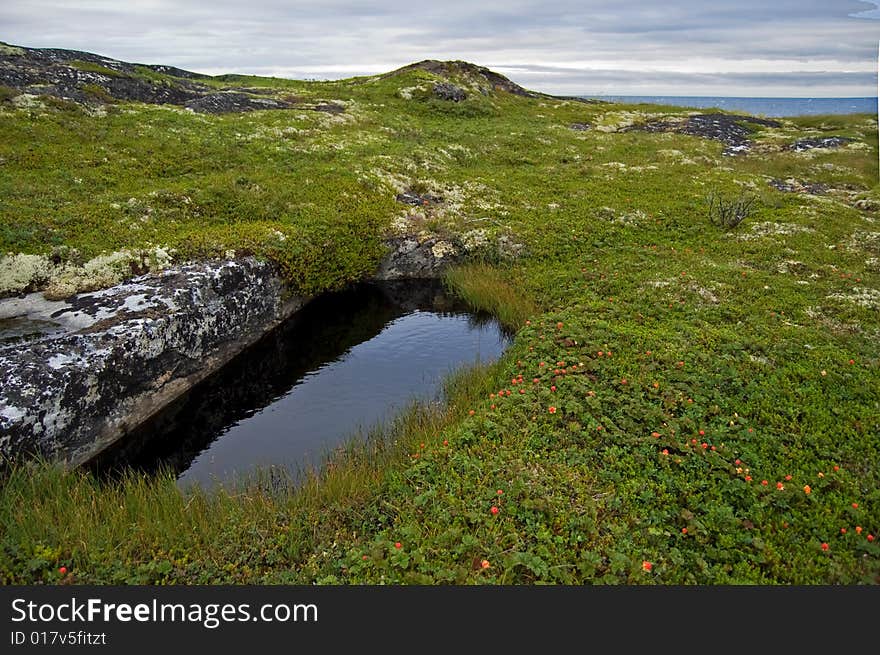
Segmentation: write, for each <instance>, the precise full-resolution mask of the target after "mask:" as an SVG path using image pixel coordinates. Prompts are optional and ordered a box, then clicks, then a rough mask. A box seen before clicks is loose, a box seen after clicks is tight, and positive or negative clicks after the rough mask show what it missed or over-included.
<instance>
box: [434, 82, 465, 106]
mask: <svg viewBox="0 0 880 655" xmlns="http://www.w3.org/2000/svg"><path fill="white" fill-rule="evenodd" d="M434 96H435V97H437V98H440V99H441V100H451V101H452V102H461V101H462V100H465V99H466V98H467V93H465V90H464V89H462V88H461V87H458V86H455V85H454V84H450V83H449V82H438V83H437V84H435V85H434Z"/></svg>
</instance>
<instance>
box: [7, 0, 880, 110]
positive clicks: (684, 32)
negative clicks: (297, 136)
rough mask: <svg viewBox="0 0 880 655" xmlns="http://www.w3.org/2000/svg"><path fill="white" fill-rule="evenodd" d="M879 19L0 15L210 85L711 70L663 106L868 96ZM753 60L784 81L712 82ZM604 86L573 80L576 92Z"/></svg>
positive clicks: (487, 13)
mask: <svg viewBox="0 0 880 655" xmlns="http://www.w3.org/2000/svg"><path fill="white" fill-rule="evenodd" d="M876 9H877V3H875V2H862V1H860V0H834V1H830V0H777V1H767V0H738V1H734V0H729V1H722V0H716V1H715V2H712V1H708V0H667V1H665V2H649V1H638V2H634V1H630V2H620V1H619V0H548V1H546V2H540V1H536V0H505V1H502V0H488V1H485V2H474V1H473V0H468V1H462V0H449V1H448V2H443V3H440V2H436V1H435V2H423V1H420V0H412V1H409V2H405V1H402V0H390V1H386V2H381V3H378V2H373V3H364V2H354V1H353V0H306V1H302V0H300V1H296V2H290V1H283V0H254V1H252V2H250V3H242V2H241V1H240V0H215V1H214V2H211V3H210V4H208V3H203V2H201V0H181V1H177V2H172V1H171V0H144V1H143V2H137V3H127V2H118V1H115V0H83V1H81V2H78V3H76V4H75V5H74V6H71V3H69V2H66V1H65V0H6V2H4V3H0V25H3V28H4V29H3V32H2V33H0V39H3V40H6V41H9V42H12V43H18V44H21V45H28V46H35V47H67V48H74V49H82V50H90V51H93V52H98V53H100V54H105V55H108V56H111V57H116V58H119V59H126V60H129V61H139V62H143V63H164V64H169V65H175V66H180V67H182V68H189V69H193V70H198V71H202V72H209V73H220V72H243V73H244V72H249V73H262V74H279V73H281V74H288V75H294V74H299V75H309V74H310V73H309V71H312V73H311V74H312V76H316V75H317V76H323V77H338V76H348V75H353V74H355V71H357V72H361V73H364V74H367V73H376V72H380V71H384V70H389V69H391V68H396V67H398V66H402V65H405V64H407V63H410V62H412V61H416V60H419V59H426V58H439V59H467V60H470V61H475V62H476V63H479V64H483V65H501V66H504V65H508V66H509V65H511V62H528V63H529V64H532V65H534V64H539V65H540V64H547V63H554V62H555V63H563V62H574V61H583V62H591V61H593V62H595V61H603V62H605V64H606V65H605V67H606V68H614V66H613V64H614V62H622V63H625V62H629V65H622V66H620V68H621V69H623V70H621V71H617V72H615V71H602V72H601V81H602V83H603V84H607V85H608V86H609V87H612V86H613V87H615V88H611V89H609V91H608V92H609V93H626V92H627V89H632V90H634V91H636V90H639V89H643V88H644V86H643V84H642V83H641V82H640V80H639V78H638V76H637V75H636V76H634V75H633V73H632V69H633V68H634V67H638V66H639V65H641V64H644V63H652V62H653V63H657V64H661V65H667V66H670V65H675V64H676V63H677V62H681V61H683V60H686V59H697V60H699V61H702V62H703V65H702V67H701V68H699V67H698V69H696V70H694V71H693V74H691V75H677V74H673V73H667V74H665V76H663V75H660V74H655V73H650V74H648V77H650V78H651V79H654V80H657V82H656V83H657V84H669V85H671V86H669V87H663V88H661V89H658V92H664V93H682V94H687V93H689V92H690V91H699V89H701V88H703V87H704V86H705V85H706V84H708V83H709V82H708V81H707V78H706V77H705V76H708V77H709V78H710V79H711V80H713V81H712V82H711V85H712V88H716V86H717V88H718V89H720V90H723V86H722V85H723V83H727V84H747V85H749V86H748V87H745V86H744V87H741V88H753V86H754V85H760V84H764V85H767V93H768V94H770V95H772V88H771V87H772V85H777V84H778V85H782V86H785V87H786V88H794V89H801V88H810V89H813V93H814V94H817V93H824V94H834V93H836V92H837V91H835V89H843V88H860V89H861V90H862V91H861V92H860V94H859V95H868V94H873V93H874V91H873V88H875V87H874V85H875V82H876V80H871V79H869V78H870V77H871V76H870V75H868V74H865V73H864V70H863V69H864V68H865V67H866V66H868V65H870V63H871V62H876V56H877V42H878V39H880V21H877V20H875V19H872V18H871V15H873V14H874V13H877V14H878V15H880V12H877V11H876ZM872 10H874V11H872ZM860 12H868V13H860ZM743 59H766V60H773V62H774V65H773V67H772V68H773V70H772V71H768V72H766V73H765V74H764V76H763V77H761V76H756V75H749V76H748V79H747V80H746V79H744V78H741V77H737V76H736V75H732V74H729V73H727V74H722V73H721V72H719V70H713V69H712V67H713V66H716V68H717V66H718V64H717V62H718V61H723V62H726V64H725V66H724V69H725V70H730V69H735V68H736V66H737V65H738V62H740V61H741V60H743ZM805 62H807V63H808V64H809V67H810V70H811V71H813V72H814V73H815V74H817V75H818V74H820V73H821V75H820V78H815V79H813V81H812V82H810V83H809V84H807V83H805V82H803V78H802V77H798V76H802V75H804V74H805V73H804V72H803V71H802V70H800V69H801V68H803V65H804V63H805ZM798 65H800V66H798ZM854 67H855V68H858V69H859V70H861V71H862V72H861V73H858V74H857V75H856V76H855V77H854V76H853V75H854V74H853V73H848V72H846V70H847V69H848V68H854ZM859 67H860V68H859ZM539 68H540V66H539ZM545 68H547V67H546V66H545ZM586 68H588V66H585V69H586ZM796 69H798V70H799V72H796ZM536 70H538V69H536ZM823 70H825V71H826V72H825V73H822V71H823ZM875 70H876V69H875ZM334 71H335V72H334ZM786 71H789V73H788V74H786ZM771 73H772V75H771ZM597 74H598V73H596V72H590V71H589V70H585V71H581V72H580V73H578V72H575V73H571V72H570V71H569V77H568V78H567V79H569V82H566V85H576V84H578V83H586V82H587V81H589V80H591V79H597V78H596V77H595V76H596V75H597ZM512 77H514V79H516V78H515V75H512ZM615 80H616V81H615ZM517 81H521V82H522V83H523V84H525V85H527V86H528V85H530V84H531V86H533V87H534V88H539V87H545V88H546V87H549V86H551V85H553V84H557V83H559V79H558V75H557V77H555V78H554V76H553V75H550V72H549V68H548V69H547V70H546V71H545V78H541V73H540V72H536V73H530V74H529V75H528V76H527V77H524V78H523V79H522V80H517ZM615 85H616V86H615ZM817 85H818V86H817ZM698 87H699V88H698ZM567 88H568V87H567ZM817 89H818V91H817ZM585 91H586V90H585ZM719 92H720V91H719ZM729 93H730V94H733V95H736V94H737V89H736V88H733V87H731V88H730V90H729Z"/></svg>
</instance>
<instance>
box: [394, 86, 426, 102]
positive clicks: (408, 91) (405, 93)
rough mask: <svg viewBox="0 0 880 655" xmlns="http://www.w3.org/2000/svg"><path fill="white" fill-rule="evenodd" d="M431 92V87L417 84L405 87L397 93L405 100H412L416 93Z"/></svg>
mask: <svg viewBox="0 0 880 655" xmlns="http://www.w3.org/2000/svg"><path fill="white" fill-rule="evenodd" d="M429 90H430V89H429V87H428V86H427V85H425V84H417V85H416V86H404V87H401V88H400V89H399V90H398V91H397V95H398V96H400V97H401V98H403V99H404V100H412V98H413V94H414V93H416V92H421V93H427V92H428V91H429Z"/></svg>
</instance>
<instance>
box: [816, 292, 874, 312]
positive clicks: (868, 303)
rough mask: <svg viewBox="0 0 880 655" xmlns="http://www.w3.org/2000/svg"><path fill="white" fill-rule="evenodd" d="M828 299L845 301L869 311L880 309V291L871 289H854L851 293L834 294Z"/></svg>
mask: <svg viewBox="0 0 880 655" xmlns="http://www.w3.org/2000/svg"><path fill="white" fill-rule="evenodd" d="M827 297H828V298H829V299H833V300H843V301H844V302H848V303H852V304H854V305H858V306H859V307H865V308H867V309H880V291H878V290H877V289H872V288H870V287H853V289H852V291H850V292H849V293H832V294H831V295H829V296H827Z"/></svg>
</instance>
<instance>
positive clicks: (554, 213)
mask: <svg viewBox="0 0 880 655" xmlns="http://www.w3.org/2000/svg"><path fill="white" fill-rule="evenodd" d="M433 81H434V78H433V77H432V76H431V75H429V74H428V73H426V72H424V71H409V72H406V73H403V74H400V75H397V76H391V77H382V78H359V79H354V80H347V81H341V82H328V83H305V82H291V81H281V80H266V79H261V78H241V77H236V78H234V79H224V80H214V81H211V83H212V84H216V85H218V86H220V85H221V84H234V85H238V86H244V85H247V86H254V87H256V86H264V87H267V88H271V89H275V92H276V93H277V94H278V95H279V96H283V95H293V96H296V97H297V98H298V99H300V100H303V101H319V100H327V101H336V102H338V103H340V104H343V105H344V106H345V108H346V111H345V113H344V114H341V115H332V114H327V113H322V112H316V111H305V110H304V111H298V110H289V111H272V112H253V113H248V114H237V115H225V116H206V115H194V114H192V113H189V112H185V111H182V110H179V109H175V108H166V107H155V106H145V105H132V104H118V105H113V106H111V107H109V108H107V109H106V115H104V116H100V115H93V113H88V112H84V111H82V110H81V109H79V108H77V107H76V106H72V107H69V106H60V105H55V104H53V105H48V106H40V105H37V106H30V107H24V108H16V107H15V106H14V105H13V104H12V103H10V102H8V101H5V102H3V103H2V104H0V121H2V130H0V161H2V166H0V198H2V220H0V251H3V252H24V253H41V254H47V255H48V254H50V253H52V252H53V249H55V252H58V249H59V248H60V247H65V248H68V249H75V250H76V251H78V253H79V256H81V257H84V258H88V257H94V256H97V255H99V254H100V253H102V252H110V251H114V250H120V249H137V248H145V249H148V248H152V247H155V246H159V247H162V248H167V249H170V250H172V251H173V252H175V253H176V254H175V257H176V258H178V259H179V260H184V259H187V258H191V257H203V256H209V255H215V254H222V253H223V252H225V251H227V250H230V249H234V250H236V251H238V252H255V253H258V254H261V255H265V256H268V257H271V258H273V259H274V260H275V261H278V262H279V263H280V264H281V265H282V267H283V269H284V270H285V271H286V273H287V275H288V277H289V279H290V280H291V281H292V282H293V283H294V284H296V285H298V286H299V287H300V288H302V289H304V290H306V291H308V292H311V293H315V292H319V291H322V290H325V289H330V288H334V287H338V286H341V285H343V284H345V283H347V282H349V281H351V280H355V279H358V278H361V277H363V276H364V275H367V274H369V272H370V271H371V270H373V269H374V268H375V265H376V264H377V262H378V261H379V258H380V257H381V254H382V246H381V244H382V238H383V236H384V235H385V234H386V233H387V231H388V230H389V229H391V226H393V225H396V226H398V227H400V226H402V225H410V226H413V229H426V230H431V231H434V232H444V233H449V234H459V235H460V234H464V233H467V232H468V231H471V230H475V229H481V230H484V233H485V235H487V236H488V238H489V239H490V241H491V239H493V238H497V237H499V236H512V237H514V238H515V239H516V240H517V241H518V242H519V243H522V244H523V245H524V246H525V248H524V250H523V253H524V254H523V255H522V256H521V257H520V258H519V259H516V260H513V261H510V260H507V259H504V258H503V257H494V256H492V253H489V254H488V255H487V256H486V257H485V259H484V261H485V262H488V263H484V264H481V266H489V267H490V268H487V269H484V273H485V275H482V276H480V277H479V278H476V277H475V276H473V275H458V276H457V277H456V276H455V275H453V276H452V277H451V279H450V283H451V284H452V285H453V286H454V287H456V288H458V289H459V290H460V291H461V292H462V294H463V295H464V296H465V297H468V298H470V299H471V300H472V301H473V302H474V303H476V304H479V305H482V306H488V307H490V308H492V309H493V310H494V311H496V312H497V313H499V314H502V315H505V320H506V322H508V323H512V324H515V325H516V327H517V328H518V332H517V334H516V338H515V340H514V342H513V345H512V346H511V347H510V349H509V351H508V352H507V354H506V355H505V356H504V357H503V359H502V360H501V361H500V362H499V363H498V364H497V365H494V366H492V367H489V368H487V369H484V370H479V371H475V372H471V373H468V374H462V375H460V376H458V377H457V378H455V379H454V380H452V381H451V382H450V391H449V406H448V407H447V408H446V409H444V410H442V411H440V410H436V409H427V408H415V409H413V410H412V411H411V412H409V413H407V414H406V415H404V416H403V417H402V419H401V422H400V423H399V424H398V425H397V426H396V427H395V428H393V429H390V430H389V432H388V434H385V435H376V436H375V437H374V439H373V440H371V441H370V442H369V444H367V445H366V446H360V447H358V446H354V445H353V446H352V447H351V448H350V449H349V451H348V452H347V453H343V454H337V455H336V456H335V458H334V459H333V460H332V462H331V464H330V465H329V466H328V468H327V470H326V471H324V472H323V473H322V474H320V475H319V476H318V477H316V478H315V480H313V481H312V482H311V483H310V484H308V485H307V486H306V488H305V489H303V490H301V491H299V492H278V491H277V490H276V491H272V492H270V491H267V490H265V489H263V488H262V487H261V485H259V484H254V485H253V486H252V487H250V488H249V489H248V490H247V491H244V492H241V493H224V492H217V493H210V494H208V493H205V494H197V495H195V496H193V497H191V498H188V497H184V496H182V495H181V494H180V492H179V491H178V490H177V487H176V486H175V484H174V481H173V479H172V478H170V477H161V476H160V477H159V478H155V479H150V480H139V479H130V480H127V481H124V482H121V483H104V482H98V481H96V480H94V479H92V478H90V477H88V476H86V475H83V474H80V473H64V472H59V471H56V470H54V469H52V468H51V467H48V466H41V467H40V466H35V467H31V466H23V467H19V468H18V469H16V470H14V471H13V472H12V473H11V474H10V475H9V477H7V479H6V480H5V481H4V483H3V491H2V496H0V521H2V525H3V526H4V529H3V534H2V536H0V543H2V551H0V576H2V579H3V580H5V581H6V582H16V583H33V582H41V581H43V582H58V581H61V582H83V583H87V582H96V583H118V582H148V583H191V582H209V583H212V582H236V583H239V582H240V583H260V582H297V583H300V582H301V583H305V582H325V583H326V582H333V583H337V582H338V583H348V582H356V583H363V582H366V583H378V582H386V583H388V582H392V583H397V582H416V583H439V582H455V583H472V582H478V583H482V582H489V583H532V582H561V583H580V582H598V583H664V584H677V583H699V584H733V583H758V584H775V583H782V584H791V583H804V584H817V583H845V584H855V583H861V582H869V583H876V582H877V581H878V580H880V578H878V576H880V544H878V541H877V540H876V539H875V536H876V537H878V538H880V472H878V467H877V463H878V462H880V357H878V352H880V349H878V344H880V322H878V311H880V226H878V222H877V221H878V220H880V214H877V213H873V212H871V211H865V210H860V209H856V208H855V207H854V202H855V201H856V200H858V199H868V200H873V201H877V200H878V199H880V198H878V185H877V178H878V166H877V122H876V120H875V118H874V117H871V116H864V115H858V116H825V117H809V118H806V117H805V118H796V119H791V120H785V121H784V126H783V128H761V129H759V130H757V131H756V132H755V134H754V139H755V141H756V145H755V147H754V149H753V151H752V152H751V153H749V154H745V155H741V156H736V157H726V156H722V155H721V152H722V150H723V144H721V143H718V142H714V141H709V140H705V139H701V138H698V137H689V136H683V135H678V134H669V133H662V134H653V133H645V132H618V131H616V130H617V129H618V128H620V127H623V126H625V125H628V124H631V123H633V122H635V123H638V122H640V121H642V120H645V118H646V116H647V115H651V116H654V117H657V116H668V115H683V114H685V113H686V111H685V110H682V109H674V108H664V107H653V106H652V107H645V106H640V107H635V106H629V107H628V106H621V105H609V104H603V103H594V104H588V103H580V102H574V101H562V100H554V99H551V98H523V97H517V96H512V95H508V94H504V93H496V94H491V95H483V94H481V93H479V92H473V91H472V92H471V93H470V96H469V98H468V99H467V100H465V101H463V102H461V103H452V102H444V101H441V100H438V99H434V98H432V97H431V93H430V89H431V85H432V84H433ZM459 82H460V83H464V82H466V80H459ZM573 123H590V124H591V125H593V126H594V128H593V129H591V130H587V131H577V130H572V129H570V127H569V126H570V125H571V124H573ZM817 135H826V136H830V135H841V136H848V137H852V138H853V139H855V141H854V142H853V143H851V144H849V145H847V146H844V147H842V148H839V149H828V150H812V151H807V152H804V153H796V152H791V151H788V150H785V149H784V148H783V147H782V146H784V144H786V143H790V142H792V141H794V140H795V139H797V138H802V137H804V136H817ZM770 178H779V179H785V178H796V179H798V180H800V181H806V182H809V183H823V184H826V185H828V186H829V187H831V188H832V191H831V192H829V193H828V194H827V195H824V196H813V195H806V194H796V193H784V192H781V191H777V190H776V189H774V188H772V187H770V186H769V185H768V180H769V179H770ZM405 189H414V190H417V191H419V192H422V193H433V194H436V195H439V196H441V197H443V199H444V202H442V203H439V204H437V205H430V206H426V207H421V208H417V209H415V208H409V207H406V206H404V205H402V204H401V203H397V202H395V199H394V198H395V194H396V193H397V192H399V191H402V190H405ZM712 190H715V191H717V192H719V193H722V194H728V195H731V196H733V195H737V194H740V193H750V194H753V195H754V196H755V197H756V199H757V200H756V204H755V207H754V209H753V212H752V214H751V215H750V216H749V217H748V218H747V219H746V220H745V221H744V222H743V223H742V224H740V225H739V226H738V227H736V228H735V229H733V230H723V229H721V228H719V227H716V226H714V225H712V224H711V222H710V220H709V217H708V216H707V214H706V203H705V198H706V196H707V195H708V193H709V192H710V191H712ZM65 252H66V251H65ZM474 270H478V269H474ZM476 280H479V283H475V281H476ZM493 287H494V288H495V289H496V290H497V293H493V291H492V288H493ZM497 298H509V299H511V300H510V301H509V302H504V303H502V304H504V307H499V306H497V305H498V302H497ZM505 309H506V310H507V314H504V311H505ZM508 391H509V392H510V393H509V394H508ZM315 411H332V408H315ZM471 412H472V413H471ZM763 481H767V484H766V485H764V484H763ZM492 507H495V508H497V510H498V511H497V513H493V512H492V509H491V508H492ZM22 508H27V509H26V510H22ZM181 526H183V527H181ZM869 535H870V539H869ZM398 544H399V547H398ZM644 562H650V563H651V567H650V571H647V570H645V569H646V568H647V567H646V566H644V565H643V563H644ZM61 564H64V565H65V566H66V567H67V569H68V570H69V573H68V574H67V575H66V576H65V577H63V578H62V577H61V576H59V575H58V574H57V572H56V570H57V567H58V566H60V565H61Z"/></svg>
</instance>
